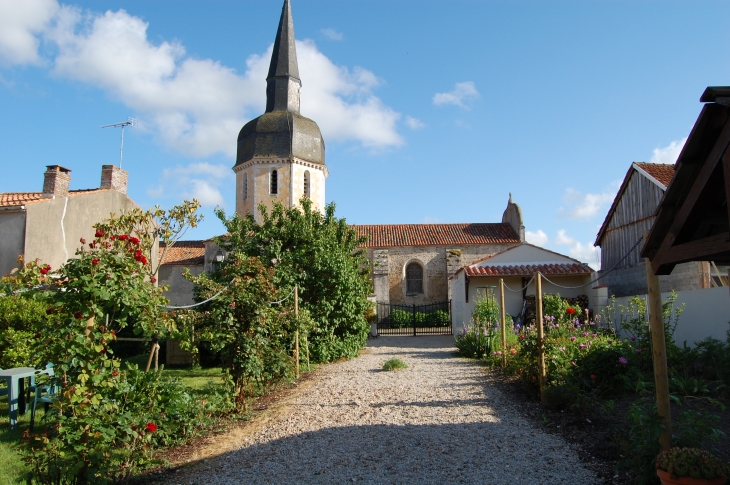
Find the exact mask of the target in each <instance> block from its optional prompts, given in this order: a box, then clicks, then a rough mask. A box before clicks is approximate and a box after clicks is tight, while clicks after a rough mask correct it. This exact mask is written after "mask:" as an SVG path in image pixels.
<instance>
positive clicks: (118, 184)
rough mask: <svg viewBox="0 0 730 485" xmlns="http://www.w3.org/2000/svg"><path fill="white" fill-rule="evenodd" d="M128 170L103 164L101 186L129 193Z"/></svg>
mask: <svg viewBox="0 0 730 485" xmlns="http://www.w3.org/2000/svg"><path fill="white" fill-rule="evenodd" d="M127 176H128V172H127V171H126V170H122V169H121V168H119V167H116V166H114V165H102V166H101V188H102V189H111V190H116V191H117V192H121V193H122V194H126V193H127Z"/></svg>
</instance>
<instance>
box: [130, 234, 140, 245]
mask: <svg viewBox="0 0 730 485" xmlns="http://www.w3.org/2000/svg"><path fill="white" fill-rule="evenodd" d="M129 242H131V243H132V244H139V239H137V238H136V237H134V236H131V237H130V238H129Z"/></svg>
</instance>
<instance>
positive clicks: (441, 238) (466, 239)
mask: <svg viewBox="0 0 730 485" xmlns="http://www.w3.org/2000/svg"><path fill="white" fill-rule="evenodd" d="M352 227H353V228H354V229H355V230H356V231H357V234H358V236H368V241H367V242H366V243H365V244H364V245H363V247H366V248H382V247H394V246H436V245H454V246H458V245H463V244H511V243H519V242H520V238H519V237H518V236H517V234H515V231H514V230H513V229H512V226H510V225H509V224H505V223H476V224H372V225H354V226H352Z"/></svg>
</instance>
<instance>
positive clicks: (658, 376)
mask: <svg viewBox="0 0 730 485" xmlns="http://www.w3.org/2000/svg"><path fill="white" fill-rule="evenodd" d="M647 239H649V233H648V232H645V233H644V241H646V240H647ZM644 261H645V262H646V283H647V286H648V288H649V301H648V304H649V305H648V307H649V324H650V326H651V347H652V349H651V353H652V360H653V361H654V386H655V388H656V403H657V410H658V411H659V419H661V421H662V422H663V423H664V431H663V432H662V434H661V436H659V447H660V449H661V451H666V450H668V449H669V448H671V447H672V413H671V409H670V407H669V377H668V375H667V349H666V340H665V336H664V316H663V315H662V293H661V291H662V290H661V287H660V286H659V277H658V276H657V275H655V274H654V271H653V270H652V269H651V261H649V258H646V259H645V260H644Z"/></svg>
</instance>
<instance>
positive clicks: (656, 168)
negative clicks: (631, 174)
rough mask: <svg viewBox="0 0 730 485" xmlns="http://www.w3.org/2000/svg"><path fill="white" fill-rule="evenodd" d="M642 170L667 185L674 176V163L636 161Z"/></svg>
mask: <svg viewBox="0 0 730 485" xmlns="http://www.w3.org/2000/svg"><path fill="white" fill-rule="evenodd" d="M634 163H636V165H638V166H639V168H641V169H642V170H644V171H645V172H647V173H648V174H649V175H651V176H652V177H654V178H655V179H657V180H658V181H659V182H661V183H662V185H664V186H665V187H668V186H669V182H671V181H672V178H674V172H675V169H674V165H672V164H666V163H645V162H634Z"/></svg>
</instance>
